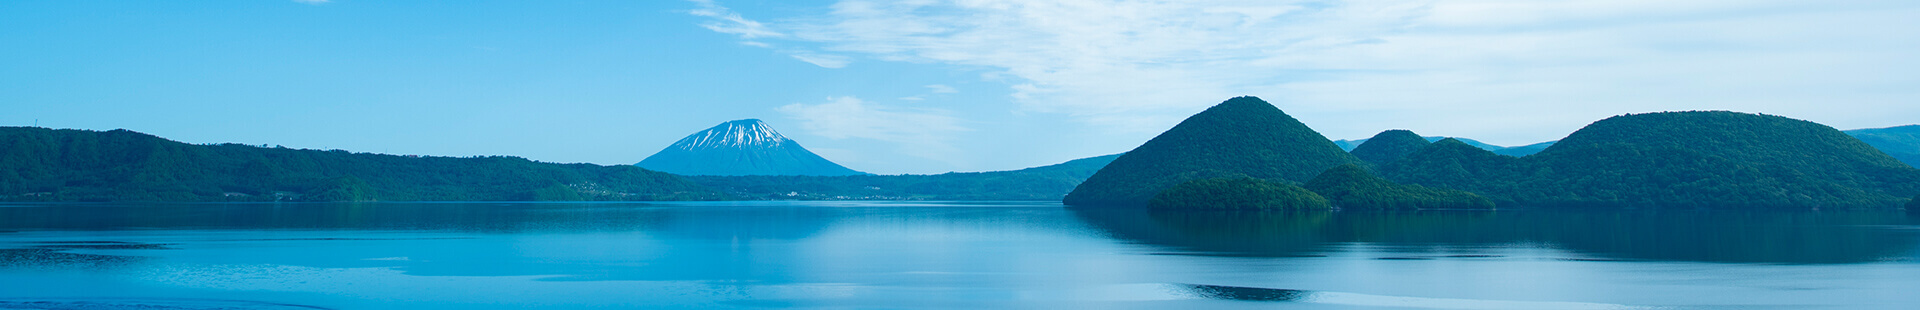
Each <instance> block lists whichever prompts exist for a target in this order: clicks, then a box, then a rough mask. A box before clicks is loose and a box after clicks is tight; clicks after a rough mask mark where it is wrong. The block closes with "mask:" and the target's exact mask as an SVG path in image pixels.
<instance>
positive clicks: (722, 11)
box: [687, 0, 786, 40]
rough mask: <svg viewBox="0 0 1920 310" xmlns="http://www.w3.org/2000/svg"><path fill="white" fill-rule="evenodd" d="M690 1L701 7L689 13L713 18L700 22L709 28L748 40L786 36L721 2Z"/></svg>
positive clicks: (707, 0)
mask: <svg viewBox="0 0 1920 310" xmlns="http://www.w3.org/2000/svg"><path fill="white" fill-rule="evenodd" d="M688 1H691V2H693V3H694V5H697V6H699V8H697V9H693V10H692V11H687V14H693V16H701V17H707V18H709V19H711V20H710V21H708V22H706V23H703V24H700V26H701V27H706V28H707V29H708V30H713V31H714V32H719V33H725V34H731V35H737V36H740V38H741V39H747V40H752V39H759V38H778V37H784V36H786V34H784V33H780V32H777V31H773V30H772V29H769V28H767V25H765V24H761V23H760V22H757V21H753V20H751V19H747V18H746V17H741V16H740V13H734V12H733V10H731V9H727V7H724V6H720V4H718V3H714V2H713V0H688Z"/></svg>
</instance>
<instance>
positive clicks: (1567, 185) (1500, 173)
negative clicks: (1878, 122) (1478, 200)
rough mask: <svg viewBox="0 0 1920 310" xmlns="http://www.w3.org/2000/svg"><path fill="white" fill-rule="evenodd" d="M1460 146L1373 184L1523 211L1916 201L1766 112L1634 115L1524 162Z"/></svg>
mask: <svg viewBox="0 0 1920 310" xmlns="http://www.w3.org/2000/svg"><path fill="white" fill-rule="evenodd" d="M1469 149H1471V147H1465V145H1462V144H1449V143H1435V144H1434V145H1433V146H1429V147H1428V148H1427V149H1423V150H1421V151H1420V152H1415V153H1414V154H1412V155H1409V156H1408V158H1407V159H1406V160H1403V161H1400V162H1396V163H1395V164H1394V165H1390V166H1388V167H1383V169H1382V170H1383V173H1382V175H1383V176H1385V177H1387V178H1388V179H1390V180H1393V181H1396V182H1403V183H1411V184H1421V185H1426V186H1432V187H1440V188H1452V189H1460V190H1466V191H1470V192H1474V193H1478V194H1482V195H1486V196H1488V197H1490V198H1492V199H1494V200H1496V201H1499V202H1502V203H1517V204H1522V205H1613V206H1646V207H1728V208H1753V207H1781V208H1804V207H1881V206H1897V205H1899V203H1900V201H1901V200H1904V198H1903V197H1907V196H1910V195H1912V194H1915V193H1920V170H1916V169H1914V168H1912V167H1910V166H1907V165H1905V164H1902V163H1900V162H1899V161H1897V160H1895V159H1893V158H1892V157H1889V156H1887V155H1886V154H1884V153H1882V152H1880V151H1878V150H1876V149H1874V148H1873V147H1871V146H1869V145H1867V144H1866V143H1862V142H1860V140H1857V139H1853V138H1851V137H1849V136H1847V135H1846V134H1844V133H1841V132H1840V131H1839V130H1835V129H1833V128H1831V127H1827V126H1825V125H1820V124H1816V123H1813V122H1807V121H1802V120H1795V119H1790V118H1785V117H1779V116H1769V115H1756V114H1745V113H1735V112H1725V111H1711V112H1665V113H1649V114H1631V115H1623V116H1617V117H1612V118H1608V119H1605V120H1600V121H1597V122H1594V123H1593V124H1591V125H1588V126H1587V127H1585V128H1582V129H1580V130H1579V131H1576V132H1574V133H1573V134H1572V135H1569V136H1568V137H1567V138H1566V139H1563V140H1560V141H1559V142H1558V143H1555V144H1554V145H1553V146H1551V147H1548V148H1547V149H1546V150H1544V151H1541V152H1540V153H1539V154H1535V155H1532V156H1528V157H1524V158H1511V157H1505V156H1498V155H1494V154H1490V153H1482V152H1475V151H1478V150H1469Z"/></svg>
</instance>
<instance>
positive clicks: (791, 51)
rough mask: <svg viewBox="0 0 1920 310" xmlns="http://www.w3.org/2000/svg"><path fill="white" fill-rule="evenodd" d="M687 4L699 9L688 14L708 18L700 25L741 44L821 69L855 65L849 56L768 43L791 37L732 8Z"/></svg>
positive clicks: (697, 0)
mask: <svg viewBox="0 0 1920 310" xmlns="http://www.w3.org/2000/svg"><path fill="white" fill-rule="evenodd" d="M687 1H688V2H693V4H694V6H696V7H697V8H695V9H693V10H689V11H687V14H690V15H693V16H700V17H706V18H707V19H708V21H707V22H705V23H701V24H700V27H704V28H707V30H713V31H714V32H719V33H724V34H731V35H735V36H738V37H740V40H741V41H740V44H741V45H746V46H753V47H759V48H767V49H773V50H775V51H777V52H779V53H781V54H785V55H787V56H788V57H793V59H796V60H799V61H802V62H806V63H810V64H813V65H815V66H820V67H821V68H828V69H839V68H845V67H847V65H848V64H850V63H852V62H853V59H852V58H849V57H846V56H841V55H834V54H829V53H824V52H820V51H815V50H806V49H795V48H785V47H778V46H774V44H772V43H768V42H767V41H766V40H767V39H780V38H787V37H788V34H786V33H783V32H780V31H777V30H774V29H773V27H770V26H767V24H764V23H761V22H759V21H755V20H752V19H748V18H746V17H745V16H741V15H740V13H737V12H734V11H733V9H729V8H727V7H726V6H722V5H720V4H719V3H716V2H714V1H713V0H687Z"/></svg>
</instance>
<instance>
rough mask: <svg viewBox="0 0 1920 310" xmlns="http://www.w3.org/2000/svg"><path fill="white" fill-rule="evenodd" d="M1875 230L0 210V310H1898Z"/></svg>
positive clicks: (645, 206)
mask: <svg viewBox="0 0 1920 310" xmlns="http://www.w3.org/2000/svg"><path fill="white" fill-rule="evenodd" d="M1917 246H1920V219H1916V218H1915V217H1912V216H1909V215H1907V214H1906V213H1903V212H1899V211H1690V210H1689V211H1672V210H1666V211H1612V212H1598V211H1567V210H1517V211H1513V210H1508V211H1494V212H1485V211H1423V212H1389V213H1381V212H1304V213H1218V212H1185V213H1183V212H1148V211H1141V210H1109V209H1071V208H1065V207H1062V206H1061V205H1059V204H1058V203H1042V202H988V203H976V202H966V203H944V202H689V203H361V204H31V205H5V206H0V309H12V308H26V309H437V308H454V309H486V308H493V309H602V308H650V309H708V308H721V309H728V308H834V309H839V308H845V309H872V308H950V309H979V308H1039V309H1071V308H1105V309H1166V308H1260V309H1276V308H1277V309H1911V307H1913V305H1920V293H1916V292H1917V291H1920V263H1916V260H1915V258H1916V256H1920V251H1916V249H1917Z"/></svg>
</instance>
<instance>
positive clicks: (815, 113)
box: [779, 96, 971, 164]
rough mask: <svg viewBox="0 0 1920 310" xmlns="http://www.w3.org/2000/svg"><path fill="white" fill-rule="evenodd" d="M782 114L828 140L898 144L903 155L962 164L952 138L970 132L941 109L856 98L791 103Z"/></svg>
mask: <svg viewBox="0 0 1920 310" xmlns="http://www.w3.org/2000/svg"><path fill="white" fill-rule="evenodd" d="M779 111H780V113H782V114H786V115H787V116H788V117H790V118H793V119H796V120H799V121H800V129H801V130H804V131H806V132H807V133H808V134H812V135H817V136H821V137H826V138H828V139H836V140H837V139H850V138H853V139H871V140H876V141H883V142H888V143H893V144H896V145H899V147H900V152H901V153H905V154H907V155H912V156H916V157H921V158H927V159H932V160H937V161H943V162H947V163H949V164H953V163H956V162H957V161H960V159H959V157H957V156H958V155H957V154H959V152H958V151H959V149H957V148H955V147H953V145H952V144H951V143H950V142H949V141H951V140H952V138H953V135H955V134H957V133H960V132H965V131H970V130H971V129H968V128H966V127H964V126H961V125H960V119H959V118H955V117H952V116H949V115H948V114H949V113H948V112H947V111H945V110H939V109H924V108H899V107H891V106H886V105H881V104H874V103H868V102H866V101H863V100H860V98H856V97H851V96H848V97H832V98H827V102H825V103H819V104H801V103H795V104H789V105H786V106H782V107H780V108H779Z"/></svg>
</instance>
